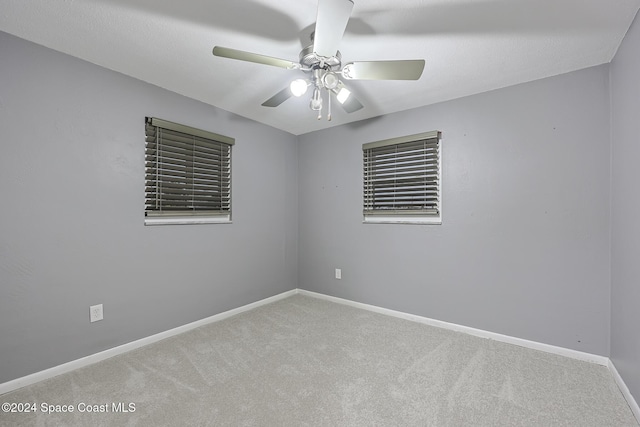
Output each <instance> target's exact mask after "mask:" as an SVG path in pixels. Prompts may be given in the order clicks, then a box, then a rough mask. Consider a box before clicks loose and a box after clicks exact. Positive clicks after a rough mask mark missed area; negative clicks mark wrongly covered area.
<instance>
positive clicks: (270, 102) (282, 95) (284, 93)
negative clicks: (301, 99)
mask: <svg viewBox="0 0 640 427" xmlns="http://www.w3.org/2000/svg"><path fill="white" fill-rule="evenodd" d="M292 96H293V94H292V93H291V89H289V86H287V87H285V88H284V89H282V90H281V91H280V92H278V93H276V94H275V95H273V96H272V97H271V98H269V99H267V100H266V101H264V102H263V103H262V106H263V107H277V106H278V105H280V104H282V103H283V102H284V101H286V100H287V99H289V98H291V97H292Z"/></svg>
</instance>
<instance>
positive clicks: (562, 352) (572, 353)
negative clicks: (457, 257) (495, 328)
mask: <svg viewBox="0 0 640 427" xmlns="http://www.w3.org/2000/svg"><path fill="white" fill-rule="evenodd" d="M298 293H299V294H301V295H307V296H310V297H314V298H319V299H323V300H326V301H332V302H336V303H339V304H345V305H349V306H351V307H356V308H361V309H364V310H368V311H373V312H375V313H379V314H386V315H387V316H393V317H398V318H400V319H405V320H410V321H412V322H417V323H423V324H425V325H429V326H435V327H437V328H444V329H450V330H452V331H457V332H464V333H465V334H469V335H474V336H477V337H481V338H487V339H491V340H495V341H500V342H504V343H508V344H514V345H518V346H520V347H526V348H531V349H534V350H539V351H544V352H546V353H552V354H557V355H559V356H564V357H570V358H572V359H577V360H582V361H584V362H590V363H596V364H598V365H602V366H609V358H608V357H605V356H598V355H596V354H591V353H585V352H582V351H577V350H571V349H568V348H564V347H558V346H554V345H549V344H543V343H539V342H536V341H529V340H525V339H522V338H516V337H511V336H509V335H502V334H498V333H495V332H489V331H484V330H482V329H475V328H470V327H468V326H462V325H456V324H455V323H448V322H443V321H441V320H435V319H429V318H428V317H422V316H417V315H415V314H409V313H403V312H401V311H395V310H389V309H387V308H382V307H377V306H375V305H369V304H363V303H360V302H355V301H351V300H347V299H343V298H338V297H332V296H329V295H324V294H319V293H316V292H311V291H305V290H302V289H298Z"/></svg>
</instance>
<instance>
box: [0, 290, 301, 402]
mask: <svg viewBox="0 0 640 427" xmlns="http://www.w3.org/2000/svg"><path fill="white" fill-rule="evenodd" d="M296 293H298V290H297V289H293V290H291V291H287V292H283V293H281V294H278V295H274V296H272V297H269V298H265V299H263V300H260V301H256V302H253V303H251V304H247V305H243V306H242V307H238V308H234V309H232V310H229V311H225V312H223V313H218V314H216V315H213V316H211V317H207V318H205V319H201V320H197V321H195V322H192V323H188V324H186V325H182V326H178V327H177V328H173V329H169V330H168V331H164V332H160V333H158V334H155V335H151V336H149V337H145V338H141V339H139V340H136V341H132V342H130V343H127V344H123V345H120V346H118V347H113V348H110V349H108V350H105V351H101V352H99V353H95V354H92V355H90V356H86V357H83V358H81V359H76V360H72V361H70V362H67V363H63V364H62V365H58V366H54V367H52V368H49V369H45V370H44V371H40V372H36V373H33V374H31V375H27V376H25V377H21V378H16V379H15V380H11V381H7V382H6V383H2V384H0V395H1V394H4V393H8V392H10V391H13V390H17V389H19V388H22V387H25V386H28V385H31V384H35V383H37V382H40V381H44V380H46V379H49V378H53V377H55V376H58V375H61V374H64V373H67V372H70V371H73V370H75V369H79V368H82V367H85V366H87V365H92V364H94V363H96V362H100V361H102V360H105V359H108V358H110V357H113V356H117V355H119V354H123V353H126V352H128V351H131V350H135V349H137V348H140V347H143V346H145V345H149V344H152V343H154V342H158V341H160V340H163V339H165V338H169V337H172V336H174V335H178V334H181V333H183V332H187V331H190V330H192V329H195V328H198V327H200V326H204V325H207V324H209V323H213V322H219V321H221V320H224V319H226V318H229V317H231V316H234V315H236V314H240V313H242V312H245V311H249V310H253V309H254V308H257V307H260V306H262V305H266V304H270V303H272V302H276V301H278V300H281V299H284V298H287V297H289V296H291V295H295V294H296Z"/></svg>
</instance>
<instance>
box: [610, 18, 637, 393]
mask: <svg viewBox="0 0 640 427" xmlns="http://www.w3.org/2000/svg"><path fill="white" fill-rule="evenodd" d="M638 52H640V21H639V20H638V17H636V19H635V22H634V24H633V25H632V26H631V29H630V30H629V32H628V33H627V36H626V37H625V39H624V42H623V43H622V46H621V47H620V49H619V50H618V53H617V54H616V57H615V58H614V61H613V63H612V65H611V111H612V125H611V138H612V151H613V155H612V168H613V173H612V209H611V224H612V226H611V360H612V361H613V363H614V364H615V366H616V369H617V370H618V371H619V372H620V375H622V377H623V379H624V381H625V383H626V384H627V387H629V389H630V391H631V393H632V394H633V395H634V397H635V399H636V401H639V402H640V262H638V261H639V260H638V254H640V226H639V224H640V222H639V221H640V220H639V218H640V196H639V195H640V191H639V190H638V184H639V183H640V167H639V166H638V160H639V159H640V57H639V56H638Z"/></svg>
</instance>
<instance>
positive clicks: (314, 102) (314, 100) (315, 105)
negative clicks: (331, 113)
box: [309, 87, 322, 111]
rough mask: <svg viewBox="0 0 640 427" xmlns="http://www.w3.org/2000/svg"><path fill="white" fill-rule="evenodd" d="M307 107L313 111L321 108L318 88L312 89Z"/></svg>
mask: <svg viewBox="0 0 640 427" xmlns="http://www.w3.org/2000/svg"><path fill="white" fill-rule="evenodd" d="M309 108H311V109H312V110H313V111H320V110H322V96H321V95H320V89H319V88H317V87H316V88H315V89H313V96H312V97H311V102H309Z"/></svg>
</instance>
